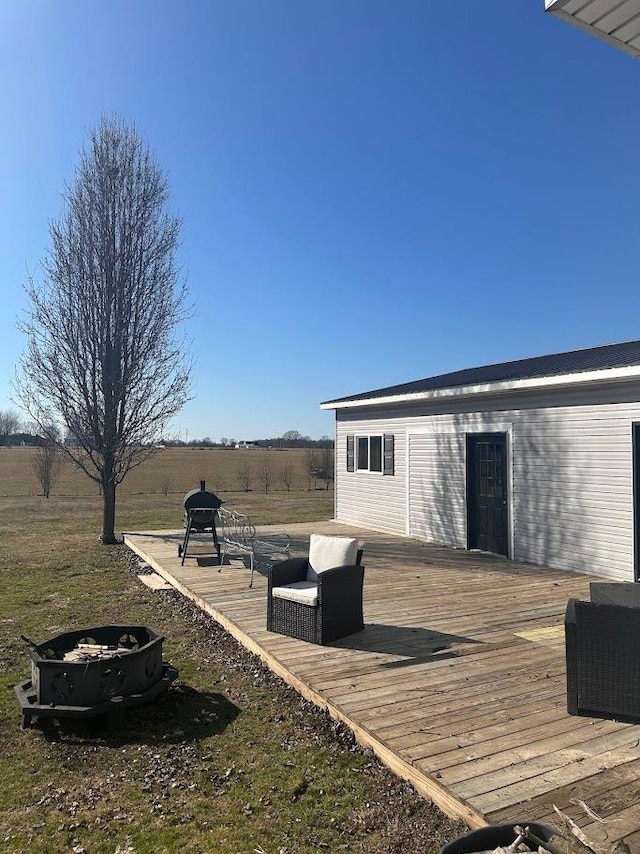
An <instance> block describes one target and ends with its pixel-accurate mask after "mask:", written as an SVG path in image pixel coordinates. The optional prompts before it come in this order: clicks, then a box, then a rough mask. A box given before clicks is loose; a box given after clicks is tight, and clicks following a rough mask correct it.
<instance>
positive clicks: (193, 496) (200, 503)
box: [184, 480, 223, 510]
mask: <svg viewBox="0 0 640 854" xmlns="http://www.w3.org/2000/svg"><path fill="white" fill-rule="evenodd" d="M222 503H223V502H222V500H221V499H220V498H218V496H217V495H216V494H215V492H210V491H209V490H208V489H207V488H206V484H205V482H204V480H201V481H200V489H192V490H191V492H187V494H186V495H185V497H184V509H185V510H192V509H194V508H196V507H197V508H198V509H205V508H206V509H211V510H217V509H218V508H219V507H221V506H222Z"/></svg>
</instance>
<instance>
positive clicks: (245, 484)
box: [236, 463, 253, 492]
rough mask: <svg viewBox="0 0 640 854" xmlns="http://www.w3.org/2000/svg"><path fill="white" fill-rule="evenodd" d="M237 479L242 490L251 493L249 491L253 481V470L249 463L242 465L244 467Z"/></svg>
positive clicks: (241, 468) (237, 474)
mask: <svg viewBox="0 0 640 854" xmlns="http://www.w3.org/2000/svg"><path fill="white" fill-rule="evenodd" d="M236 477H237V479H238V483H239V484H240V486H241V488H242V489H243V490H244V491H245V492H249V490H250V489H251V482H252V480H253V469H252V468H251V466H250V465H249V463H242V465H241V466H240V468H239V469H238V471H237V472H236Z"/></svg>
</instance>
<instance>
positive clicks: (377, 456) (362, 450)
mask: <svg viewBox="0 0 640 854" xmlns="http://www.w3.org/2000/svg"><path fill="white" fill-rule="evenodd" d="M365 442H366V445H365V444H364V443H365ZM372 444H373V453H372ZM346 450H347V455H346V456H347V459H346V462H347V466H346V468H347V471H348V472H353V473H355V474H372V475H379V476H380V477H388V476H389V475H391V476H393V475H394V474H395V435H394V434H393V433H350V434H349V435H347V448H346ZM365 458H366V465H364V464H363V463H364V461H365ZM372 459H373V461H374V464H375V465H376V468H372V467H371V464H372Z"/></svg>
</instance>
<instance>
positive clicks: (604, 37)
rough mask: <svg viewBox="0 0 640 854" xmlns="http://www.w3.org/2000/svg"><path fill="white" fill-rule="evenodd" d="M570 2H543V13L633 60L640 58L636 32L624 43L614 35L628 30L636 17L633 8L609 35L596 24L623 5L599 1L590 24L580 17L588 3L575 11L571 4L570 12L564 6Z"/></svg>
mask: <svg viewBox="0 0 640 854" xmlns="http://www.w3.org/2000/svg"><path fill="white" fill-rule="evenodd" d="M570 2H571V0H545V11H546V12H548V13H549V14H551V15H553V16H554V17H556V18H559V19H560V20H561V21H566V22H567V23H568V24H571V25H572V26H574V27H576V28H577V29H579V30H582V31H583V32H585V33H588V34H589V35H591V36H595V37H596V38H598V39H600V40H601V41H603V42H606V43H607V44H609V45H611V46H612V47H615V48H617V49H618V50H621V51H623V52H624V53H627V54H629V56H632V57H633V58H634V59H638V58H640V49H639V48H638V35H637V32H636V33H635V34H634V35H633V38H631V39H630V40H629V41H626V40H625V39H624V38H619V37H618V36H617V35H614V33H618V32H624V31H625V29H626V28H628V26H629V25H630V24H631V23H632V21H633V20H634V18H635V17H636V10H635V9H634V8H632V9H630V11H629V13H628V15H626V16H625V17H623V18H622V19H621V20H619V21H617V22H616V23H617V25H616V27H615V29H614V30H612V32H611V33H609V32H607V30H606V29H603V28H601V27H600V26H598V23H600V21H602V20H603V19H606V18H607V16H609V15H611V14H612V13H615V12H616V11H617V10H618V9H619V7H620V6H622V5H623V4H621V3H620V2H619V0H600V3H599V9H598V17H597V18H596V19H595V21H593V22H591V21H590V20H583V19H582V18H581V17H580V16H581V15H584V14H585V9H587V7H589V6H590V2H585V3H584V4H583V5H579V7H578V8H577V9H574V8H573V7H574V6H575V4H573V5H571V6H570V7H569V8H570V9H571V11H567V10H566V9H565V6H567V5H569V3H570ZM633 5H635V4H633ZM631 42H633V43H631Z"/></svg>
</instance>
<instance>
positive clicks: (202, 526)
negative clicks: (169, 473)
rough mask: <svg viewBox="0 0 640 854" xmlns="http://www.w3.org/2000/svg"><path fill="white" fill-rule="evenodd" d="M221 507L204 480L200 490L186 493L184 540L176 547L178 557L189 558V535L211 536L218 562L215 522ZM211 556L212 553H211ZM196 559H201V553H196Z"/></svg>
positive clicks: (218, 553)
mask: <svg viewBox="0 0 640 854" xmlns="http://www.w3.org/2000/svg"><path fill="white" fill-rule="evenodd" d="M221 506H222V501H221V499H220V498H218V496H217V495H216V494H215V492H210V491H209V490H208V489H207V488H206V483H205V481H204V480H201V481H200V489H192V490H191V492H187V494H186V495H185V497H184V518H183V522H184V527H185V532H184V539H183V541H182V545H180V546H178V555H179V556H180V557H181V558H182V564H183V565H184V559H185V558H186V557H189V554H188V551H187V550H188V547H189V539H190V537H191V534H194V533H195V534H211V536H212V539H213V547H214V549H215V554H216V555H217V558H218V563H219V562H220V543H219V542H218V532H217V530H216V521H217V519H218V510H219V508H220V507H221ZM212 555H213V553H212ZM198 557H203V552H202V551H199V552H198Z"/></svg>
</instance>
